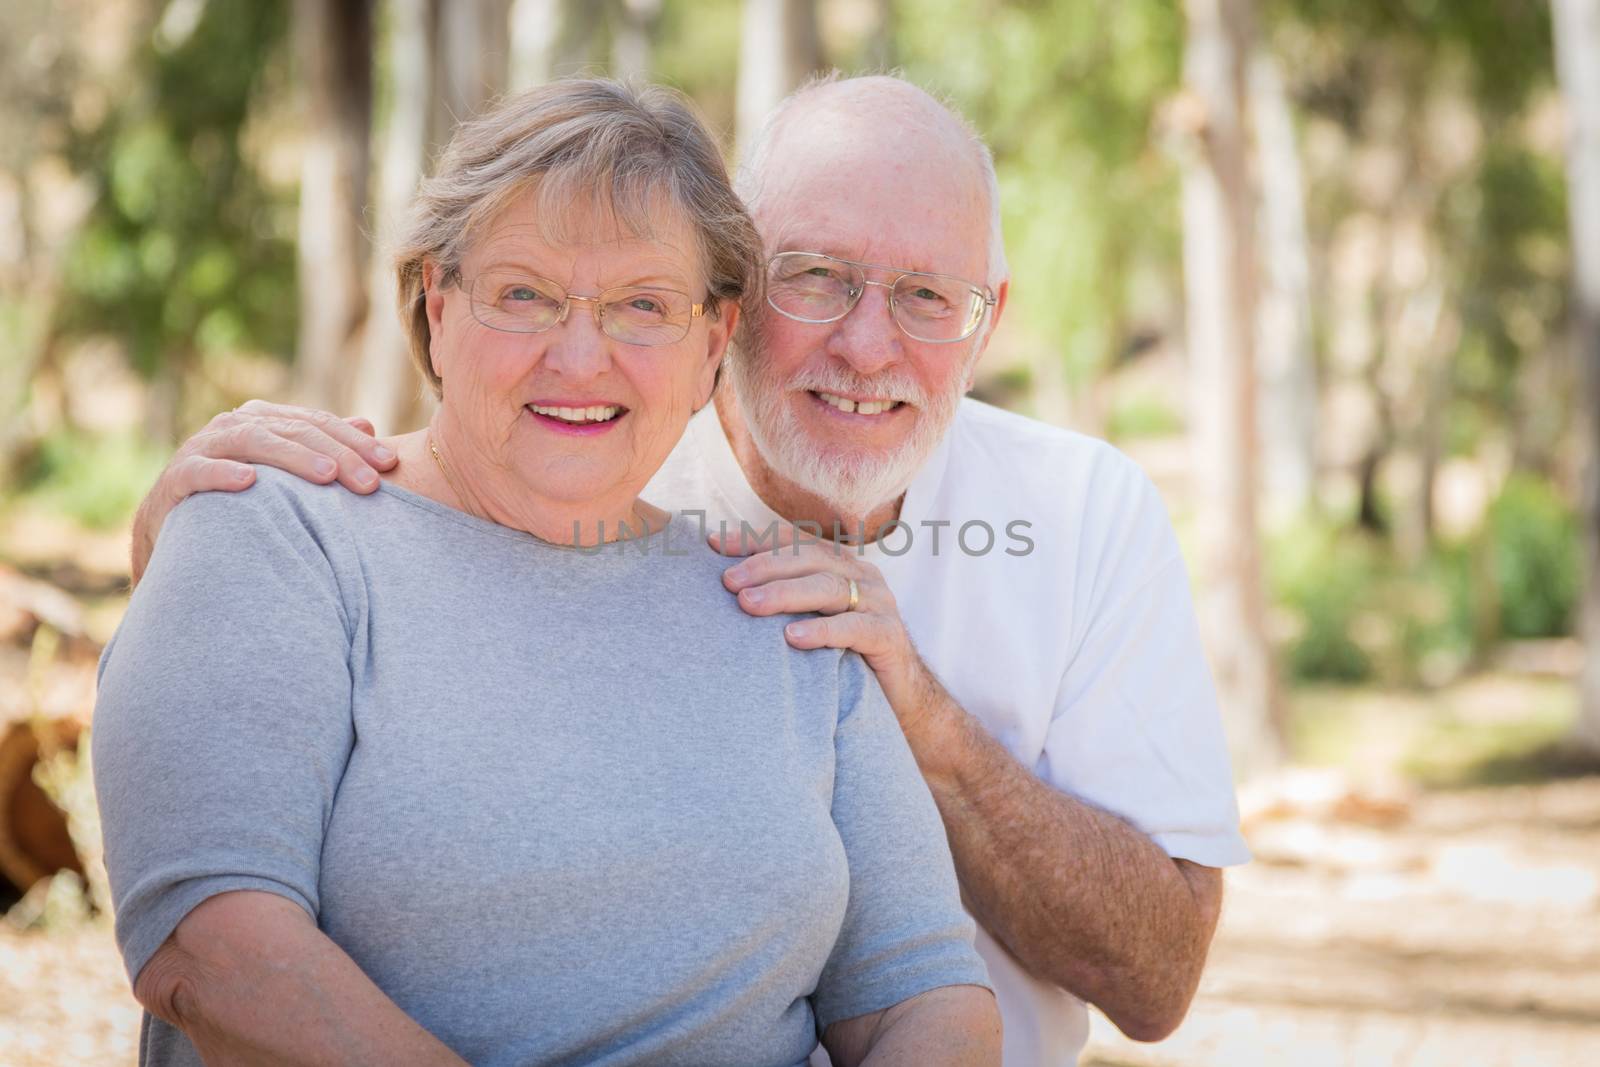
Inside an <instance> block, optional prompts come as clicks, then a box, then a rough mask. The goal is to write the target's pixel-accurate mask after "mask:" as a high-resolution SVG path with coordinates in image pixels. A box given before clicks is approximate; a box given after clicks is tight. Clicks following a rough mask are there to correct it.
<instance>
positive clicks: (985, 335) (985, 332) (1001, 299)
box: [962, 278, 1011, 393]
mask: <svg viewBox="0 0 1600 1067" xmlns="http://www.w3.org/2000/svg"><path fill="white" fill-rule="evenodd" d="M1010 295H1011V279H1010V278H1003V279H1001V281H1000V284H999V285H998V286H996V288H995V293H994V307H993V308H991V309H990V310H989V321H988V322H985V323H984V324H983V329H982V330H980V331H979V332H978V350H977V352H976V353H974V355H973V357H972V366H970V367H968V368H967V380H966V382H965V383H964V385H963V388H962V391H963V392H967V393H970V392H972V385H973V382H975V381H976V380H977V374H978V361H979V360H981V359H982V358H983V355H984V353H985V352H987V351H988V350H989V342H990V341H992V340H993V339H994V331H995V327H997V326H999V325H1000V315H1001V313H1002V312H1004V311H1005V309H1006V298H1007V297H1009V296H1010Z"/></svg>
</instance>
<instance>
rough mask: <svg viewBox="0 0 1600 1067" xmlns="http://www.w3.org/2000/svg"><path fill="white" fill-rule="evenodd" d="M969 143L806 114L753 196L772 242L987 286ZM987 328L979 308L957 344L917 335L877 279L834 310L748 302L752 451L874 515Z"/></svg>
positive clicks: (744, 343) (741, 354) (944, 410)
mask: <svg viewBox="0 0 1600 1067" xmlns="http://www.w3.org/2000/svg"><path fill="white" fill-rule="evenodd" d="M964 148H965V146H956V147H952V145H951V144H950V139H949V138H948V137H940V136H934V135H931V134H929V133H928V132H927V131H916V132H908V131H905V130H865V129H863V127H862V125H861V124H859V123H844V124H838V123H833V122H830V121H829V119H828V116H825V115H823V116H811V115H808V116H804V117H797V118H796V119H795V120H794V121H793V122H792V123H790V124H789V126H788V127H787V128H786V129H785V130H784V131H782V132H781V133H780V134H779V141H778V142H776V143H774V144H773V146H772V153H771V155H770V156H769V157H768V166H767V168H766V173H767V175H768V178H767V180H766V182H765V183H764V186H763V189H762V191H761V195H760V197H759V199H758V201H757V204H756V211H755V216H756V224H757V226H758V227H760V229H761V233H762V237H763V239H764V242H765V245H766V250H767V254H768V255H772V254H774V253H776V252H782V251H807V252H820V253H824V254H827V255H831V256H836V257H839V258H841V259H848V260H854V261H857V262H862V263H875V264H884V265H887V266H889V267H892V268H896V269H894V270H888V271H883V270H870V271H868V272H867V275H866V277H867V279H868V280H869V281H875V282H883V283H890V282H893V281H894V279H895V275H896V273H897V272H898V271H925V272H931V273H938V274H948V275H955V276H957V277H961V278H965V279H967V280H969V281H971V282H973V283H975V284H976V285H977V286H978V287H979V288H983V287H984V284H985V282H986V281H987V278H986V273H987V266H988V252H989V248H988V240H989V214H988V202H987V199H986V196H985V192H984V187H983V184H982V177H981V174H980V172H979V171H978V168H977V166H976V164H975V163H968V162H967V157H968V154H969V153H967V152H966V151H965V150H964ZM989 326H990V322H989V320H987V319H986V320H985V321H984V323H983V324H982V325H981V326H980V327H979V329H978V331H977V332H976V333H975V334H974V335H973V336H972V337H970V338H967V339H966V340H963V341H957V342H953V343H945V344H938V343H931V342H926V341H918V340H915V339H913V338H911V337H909V336H908V335H907V334H906V333H905V332H904V331H902V330H901V329H900V327H899V326H898V325H897V324H896V323H895V320H894V318H893V316H892V315H891V312H890V305H889V291H888V289H887V288H885V287H883V286H882V285H868V286H867V287H866V289H865V292H864V293H863V294H862V296H861V299H860V301H859V302H858V303H857V304H856V306H855V307H854V308H853V309H852V310H851V311H850V313H849V314H848V315H846V316H845V317H844V318H843V319H841V320H839V321H837V322H830V323H820V324H814V323H804V322H797V321H795V320H793V319H790V318H787V317H785V316H783V315H781V314H779V313H778V312H776V311H775V310H773V309H772V308H771V307H768V306H762V307H759V308H753V309H751V310H750V313H749V315H748V318H747V322H746V325H745V328H744V329H743V330H742V331H741V334H740V337H739V340H738V347H737V351H736V353H735V354H734V356H733V357H732V359H731V362H730V371H731V379H732V384H733V386H734V390H735V394H736V395H737V397H738V399H739V402H740V407H741V409H742V411H743V413H744V416H745V421H746V424H747V425H748V427H749V429H750V432H751V436H752V437H753V438H754V440H755V443H756V446H757V448H758V449H759V450H760V452H761V454H762V457H763V458H764V459H765V460H766V462H767V463H768V464H769V465H770V466H771V467H772V468H773V469H774V470H775V471H776V472H777V473H778V474H779V475H780V476H782V477H784V478H786V479H787V480H789V481H791V482H793V483H795V484H797V485H799V486H800V487H801V488H802V489H805V490H807V491H808V492H811V493H813V494H815V495H816V496H819V497H821V498H822V499H824V500H826V501H828V502H829V503H830V504H832V505H833V506H834V507H835V508H836V509H837V510H838V511H839V512H840V513H841V514H845V515H866V514H869V513H870V512H872V511H873V510H874V509H876V508H879V507H881V506H883V505H884V504H887V503H890V502H892V501H894V500H895V499H897V498H898V497H899V496H900V494H901V493H903V492H904V491H905V488H906V486H907V485H908V484H909V483H910V481H911V479H912V478H913V477H914V476H915V474H916V471H917V470H918V468H920V467H921V466H922V464H923V463H924V462H925V461H926V460H927V458H928V456H929V454H930V453H931V452H932V451H933V449H934V447H935V446H936V445H937V444H938V442H939V439H940V438H941V437H942V436H943V434H944V432H945V430H946V429H948V427H949V425H950V421H951V419H952V418H953V417H954V415H955V410H956V405H957V403H958V402H959V401H960V399H961V396H962V395H963V393H965V391H966V389H967V388H968V387H969V386H970V377H971V373H972V368H973V365H974V364H975V362H976V360H977V357H978V355H979V354H980V352H981V350H982V345H983V342H984V340H985V339H986V338H987V335H988V331H989ZM862 404H865V405H866V410H865V411H863V410H861V408H860V405H862ZM851 406H855V407H856V410H854V411H850V410H844V409H846V408H849V407H851Z"/></svg>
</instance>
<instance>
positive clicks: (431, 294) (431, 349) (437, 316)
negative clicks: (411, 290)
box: [422, 259, 444, 381]
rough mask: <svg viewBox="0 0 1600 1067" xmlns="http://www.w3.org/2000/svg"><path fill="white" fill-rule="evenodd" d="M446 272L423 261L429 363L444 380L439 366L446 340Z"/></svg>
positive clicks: (431, 262)
mask: <svg viewBox="0 0 1600 1067" xmlns="http://www.w3.org/2000/svg"><path fill="white" fill-rule="evenodd" d="M443 279H444V272H443V271H442V270H440V269H439V265H438V264H437V263H435V262H434V261H433V260H431V259H425V260H423V261H422V298H423V304H424V306H426V307H427V309H428V362H429V363H431V364H433V373H434V374H435V375H436V376H437V377H438V378H439V380H440V381H443V380H444V370H443V368H441V367H440V366H439V346H440V342H441V341H442V340H443V338H444V284H443Z"/></svg>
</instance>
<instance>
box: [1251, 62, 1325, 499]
mask: <svg viewBox="0 0 1600 1067" xmlns="http://www.w3.org/2000/svg"><path fill="white" fill-rule="evenodd" d="M1249 116H1250V123H1249V125H1250V127H1251V128H1252V129H1253V130H1254V131H1255V135H1256V162H1257V170H1258V172H1259V181H1258V182H1257V187H1258V189H1259V194H1260V221H1259V226H1258V228H1257V238H1256V243H1257V246H1258V247H1259V248H1260V261H1261V291H1260V300H1259V304H1258V306H1257V309H1256V317H1257V324H1256V365H1257V368H1258V371H1259V374H1258V388H1257V402H1258V403H1257V408H1258V411H1259V415H1260V435H1259V436H1260V442H1261V459H1262V471H1261V474H1262V477H1261V489H1262V496H1263V499H1264V502H1265V503H1266V505H1267V509H1268V513H1269V515H1271V516H1272V521H1273V525H1275V526H1276V525H1280V524H1282V523H1283V522H1285V521H1288V520H1290V519H1292V518H1293V517H1295V516H1297V515H1299V514H1300V513H1301V512H1303V511H1304V510H1305V509H1306V508H1307V507H1308V506H1310V505H1311V503H1312V499H1313V493H1314V492H1315V489H1316V474H1317V388H1316V354H1315V352H1314V351H1313V349H1312V338H1311V251H1310V247H1309V237H1308V236H1307V234H1306V205H1305V178H1304V175H1303V173H1302V171H1301V167H1300V147H1299V144H1298V143H1297V140H1296V134H1295V128H1294V116H1293V114H1292V113H1291V107H1290V103H1289V96H1288V91H1287V90H1286V88H1285V87H1284V82H1283V74H1282V72H1281V70H1280V69H1279V63H1278V60H1277V57H1276V56H1274V55H1273V54H1272V52H1271V51H1270V50H1269V49H1268V48H1267V47H1266V46H1265V45H1264V44H1263V43H1261V42H1259V41H1258V42H1257V43H1256V45H1255V51H1254V54H1253V55H1252V56H1251V58H1250V69H1249Z"/></svg>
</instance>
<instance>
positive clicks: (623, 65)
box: [611, 0, 661, 81]
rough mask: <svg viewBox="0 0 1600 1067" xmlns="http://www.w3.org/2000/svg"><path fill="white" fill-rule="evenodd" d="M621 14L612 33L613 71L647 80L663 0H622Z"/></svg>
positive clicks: (622, 76) (636, 78) (615, 73)
mask: <svg viewBox="0 0 1600 1067" xmlns="http://www.w3.org/2000/svg"><path fill="white" fill-rule="evenodd" d="M617 16H618V17H617V24H616V28H615V29H614V30H613V31H612V33H611V73H612V75H614V76H615V77H618V78H626V79H630V80H633V81H643V80H644V79H646V78H648V77H650V67H651V59H652V56H651V53H652V51H653V44H654V39H655V34H656V25H657V24H658V23H659V22H660V21H661V0H621V2H620V4H619V5H618V10H617Z"/></svg>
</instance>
